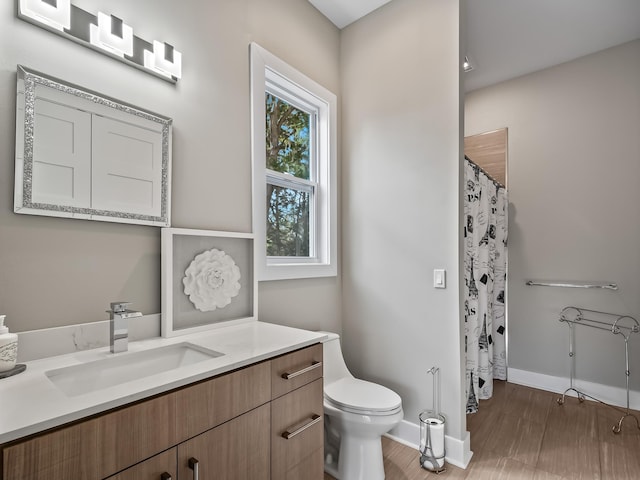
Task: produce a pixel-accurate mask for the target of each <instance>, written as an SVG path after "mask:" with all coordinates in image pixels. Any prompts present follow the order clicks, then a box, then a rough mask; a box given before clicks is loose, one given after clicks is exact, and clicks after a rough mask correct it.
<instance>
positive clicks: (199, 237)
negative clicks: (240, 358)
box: [161, 228, 258, 337]
mask: <svg viewBox="0 0 640 480" xmlns="http://www.w3.org/2000/svg"><path fill="white" fill-rule="evenodd" d="M161 239H162V259H161V267H162V274H161V276H162V336H163V337H173V336H177V335H185V334H187V333H195V332H198V331H204V330H209V329H212V328H217V327H220V326H228V325H230V324H232V323H243V322H249V321H253V320H256V318H257V309H258V301H257V295H258V285H257V280H256V277H255V274H254V251H253V248H254V245H253V242H254V240H253V234H249V233H235V232H218V231H210V230H191V229H185V228H163V229H162V237H161Z"/></svg>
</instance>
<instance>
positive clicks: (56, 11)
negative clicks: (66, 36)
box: [19, 0, 71, 32]
mask: <svg viewBox="0 0 640 480" xmlns="http://www.w3.org/2000/svg"><path fill="white" fill-rule="evenodd" d="M19 6H20V14H21V15H23V16H25V17H29V18H31V19H33V20H36V21H37V22H39V23H42V24H44V25H47V26H49V27H51V28H55V29H56V30H60V31H61V32H63V31H64V29H65V28H66V29H67V30H68V29H69V28H71V1H70V0H20V4H19Z"/></svg>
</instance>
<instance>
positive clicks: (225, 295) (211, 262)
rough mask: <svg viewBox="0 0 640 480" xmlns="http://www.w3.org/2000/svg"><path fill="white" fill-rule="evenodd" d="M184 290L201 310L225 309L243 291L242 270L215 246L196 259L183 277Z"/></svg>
mask: <svg viewBox="0 0 640 480" xmlns="http://www.w3.org/2000/svg"><path fill="white" fill-rule="evenodd" d="M182 283H183V284H184V293H185V295H187V296H188V297H189V300H191V303H193V304H194V305H195V307H196V308H197V309H198V310H200V311H201V312H210V311H212V310H215V309H216V308H224V307H226V306H227V305H229V304H230V303H231V299H232V298H233V297H235V296H237V295H238V293H239V292H240V269H239V268H238V266H237V265H236V262H235V261H234V260H233V258H231V256H229V255H227V254H226V253H225V252H224V251H222V250H218V249H216V248H212V249H211V250H207V251H205V252H202V253H200V254H198V255H196V257H195V258H194V259H193V261H192V262H191V264H190V265H189V267H188V268H187V269H186V270H185V272H184V278H183V279H182Z"/></svg>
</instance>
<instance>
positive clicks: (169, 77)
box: [18, 0, 182, 83]
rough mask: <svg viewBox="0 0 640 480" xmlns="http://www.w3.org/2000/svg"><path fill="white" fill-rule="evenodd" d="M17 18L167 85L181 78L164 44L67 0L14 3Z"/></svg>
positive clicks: (175, 56) (177, 61)
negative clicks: (133, 68) (148, 38)
mask: <svg viewBox="0 0 640 480" xmlns="http://www.w3.org/2000/svg"><path fill="white" fill-rule="evenodd" d="M105 1H106V0H105ZM18 18H20V19H22V20H24V21H26V22H29V23H31V24H33V25H37V26H38V27H40V28H43V29H45V30H48V31H49V32H53V33H56V34H58V35H60V36H61V37H65V38H67V39H69V40H73V41H74V42H76V43H78V44H80V45H84V46H85V47H88V48H91V49H92V50H95V51H97V52H101V53H104V54H105V55H108V56H109V57H111V58H114V59H116V60H120V61H121V62H123V63H126V64H128V65H130V66H132V67H136V68H138V69H140V70H143V71H145V72H147V73H149V74H151V75H154V76H156V77H158V78H161V79H163V80H166V81H167V82H170V83H176V82H177V81H178V80H179V79H180V78H181V77H182V54H181V53H180V52H179V51H177V50H175V48H174V47H173V46H172V45H169V44H168V43H165V42H160V41H157V40H154V41H153V42H149V41H147V40H144V39H142V38H140V37H137V36H136V35H135V34H134V32H133V28H132V27H130V26H129V25H127V24H126V23H124V21H123V20H122V19H121V18H118V17H116V16H115V15H107V14H106V13H103V12H98V14H97V15H94V14H92V13H89V12H87V11H85V10H83V9H81V8H79V7H77V6H75V5H73V4H71V0H18Z"/></svg>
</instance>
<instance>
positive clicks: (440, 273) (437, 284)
mask: <svg viewBox="0 0 640 480" xmlns="http://www.w3.org/2000/svg"><path fill="white" fill-rule="evenodd" d="M433 286H434V288H447V272H446V271H445V269H444V268H436V269H434V270H433Z"/></svg>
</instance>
